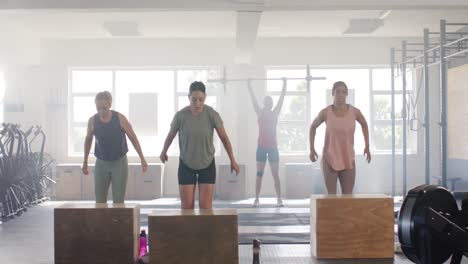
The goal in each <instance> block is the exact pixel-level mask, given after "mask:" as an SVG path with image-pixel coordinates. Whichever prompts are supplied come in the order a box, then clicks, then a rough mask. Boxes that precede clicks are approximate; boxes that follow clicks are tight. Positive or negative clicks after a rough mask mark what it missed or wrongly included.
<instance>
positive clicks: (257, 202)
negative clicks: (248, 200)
mask: <svg viewBox="0 0 468 264" xmlns="http://www.w3.org/2000/svg"><path fill="white" fill-rule="evenodd" d="M259 205H260V201H259V200H258V199H255V201H254V203H253V207H258V206H259Z"/></svg>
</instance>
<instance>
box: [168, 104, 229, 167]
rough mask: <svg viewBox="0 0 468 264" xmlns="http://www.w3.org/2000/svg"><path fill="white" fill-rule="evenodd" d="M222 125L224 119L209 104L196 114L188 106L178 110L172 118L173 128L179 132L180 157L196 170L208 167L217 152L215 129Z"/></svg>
mask: <svg viewBox="0 0 468 264" xmlns="http://www.w3.org/2000/svg"><path fill="white" fill-rule="evenodd" d="M220 127H223V120H221V117H220V116H219V113H218V112H216V111H215V110H214V109H213V108H212V107H210V106H208V105H205V106H204V107H203V111H202V112H201V113H200V114H198V115H196V116H195V115H192V112H191V111H190V107H188V106H187V107H185V108H183V109H182V110H180V111H178V112H177V113H176V114H175V116H174V119H173V120H172V123H171V130H172V131H174V132H179V148H180V159H181V160H182V161H183V162H184V163H185V164H186V165H187V166H188V167H190V168H192V169H194V170H199V169H204V168H207V167H208V166H209V165H210V164H211V162H212V161H213V158H214V154H215V148H214V144H213V134H214V129H215V128H220Z"/></svg>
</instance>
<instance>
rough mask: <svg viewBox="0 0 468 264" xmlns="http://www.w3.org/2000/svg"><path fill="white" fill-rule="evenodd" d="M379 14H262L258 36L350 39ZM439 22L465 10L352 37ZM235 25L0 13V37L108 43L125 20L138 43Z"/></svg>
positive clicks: (402, 20)
mask: <svg viewBox="0 0 468 264" xmlns="http://www.w3.org/2000/svg"><path fill="white" fill-rule="evenodd" d="M467 2H468V1H467ZM381 12H382V10H364V11H358V10H354V11H264V12H263V13H262V15H261V18H260V23H259V25H258V37H347V36H353V37H354V36H356V35H344V34H343V31H344V30H345V29H346V28H347V26H348V23H349V20H350V19H353V18H368V19H372V18H377V17H378V16H379V14H380V13H381ZM440 19H446V20H447V21H449V22H465V23H468V9H461V10H393V11H392V12H391V13H390V15H388V17H387V18H386V19H385V20H384V26H383V27H380V28H379V29H377V31H375V32H374V33H372V34H364V35H357V36H363V37H421V36H422V31H423V29H424V28H426V27H427V28H430V29H431V30H433V31H438V29H439V21H440ZM236 20H237V12H233V11H203V12H201V11H166V12H161V11H158V12H148V11H145V12H143V11H141V12H103V11H99V12H98V11H61V10H56V11H50V10H49V11H45V10H42V11H20V12H3V13H1V12H0V31H1V32H3V33H2V34H3V36H4V37H5V36H8V35H11V36H17V35H20V36H30V37H34V38H40V39H49V38H52V39H63V38H109V37H112V36H111V35H110V34H109V32H107V31H106V30H105V29H104V27H103V24H104V23H106V22H112V21H131V22H136V23H137V24H138V26H139V30H140V31H141V32H142V36H141V37H142V38H235V37H236V25H237V23H236V22H237V21H236ZM452 29H453V30H455V29H457V28H452Z"/></svg>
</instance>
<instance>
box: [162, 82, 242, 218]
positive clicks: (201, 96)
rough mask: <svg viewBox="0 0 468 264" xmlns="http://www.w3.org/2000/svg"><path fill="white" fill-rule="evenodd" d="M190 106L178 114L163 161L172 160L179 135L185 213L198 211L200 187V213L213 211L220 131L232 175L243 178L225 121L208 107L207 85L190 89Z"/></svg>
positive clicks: (180, 190)
mask: <svg viewBox="0 0 468 264" xmlns="http://www.w3.org/2000/svg"><path fill="white" fill-rule="evenodd" d="M188 98H189V101H190V105H189V106H187V107H185V108H183V109H182V110H180V111H178V112H177V113H176V114H175V116H174V119H173V121H172V123H171V129H170V131H169V134H168V135H167V138H166V141H165V142H164V148H163V150H162V151H161V156H160V158H161V161H162V162H166V161H167V160H168V157H167V150H168V149H169V146H170V145H171V143H172V141H173V140H174V137H175V136H176V135H177V133H179V148H180V159H179V169H178V178H179V192H180V200H181V207H182V209H193V208H194V207H195V187H196V184H197V183H198V185H199V191H200V195H199V202H200V209H211V208H212V207H213V204H212V202H213V191H214V184H215V180H216V165H215V161H214V153H215V149H214V144H213V134H214V133H213V131H214V130H216V132H217V134H218V136H219V138H220V139H221V142H223V145H224V148H225V149H226V152H227V154H228V156H229V159H230V161H231V172H232V171H235V172H236V174H239V165H237V162H236V160H235V159H234V155H233V154H232V146H231V142H230V140H229V137H228V136H227V134H226V130H225V129H224V126H223V121H222V120H221V117H220V116H219V114H218V112H216V111H215V110H214V109H213V108H212V107H210V106H208V105H205V98H206V93H205V85H204V84H203V83H202V82H194V83H192V84H191V85H190V93H189V96H188Z"/></svg>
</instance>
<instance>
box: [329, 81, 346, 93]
mask: <svg viewBox="0 0 468 264" xmlns="http://www.w3.org/2000/svg"><path fill="white" fill-rule="evenodd" d="M339 86H343V87H344V88H345V89H346V93H348V86H347V85H346V83H345V82H343V81H339V82H335V83H334V84H333V88H332V94H334V93H335V90H336V88H338V87H339Z"/></svg>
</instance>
